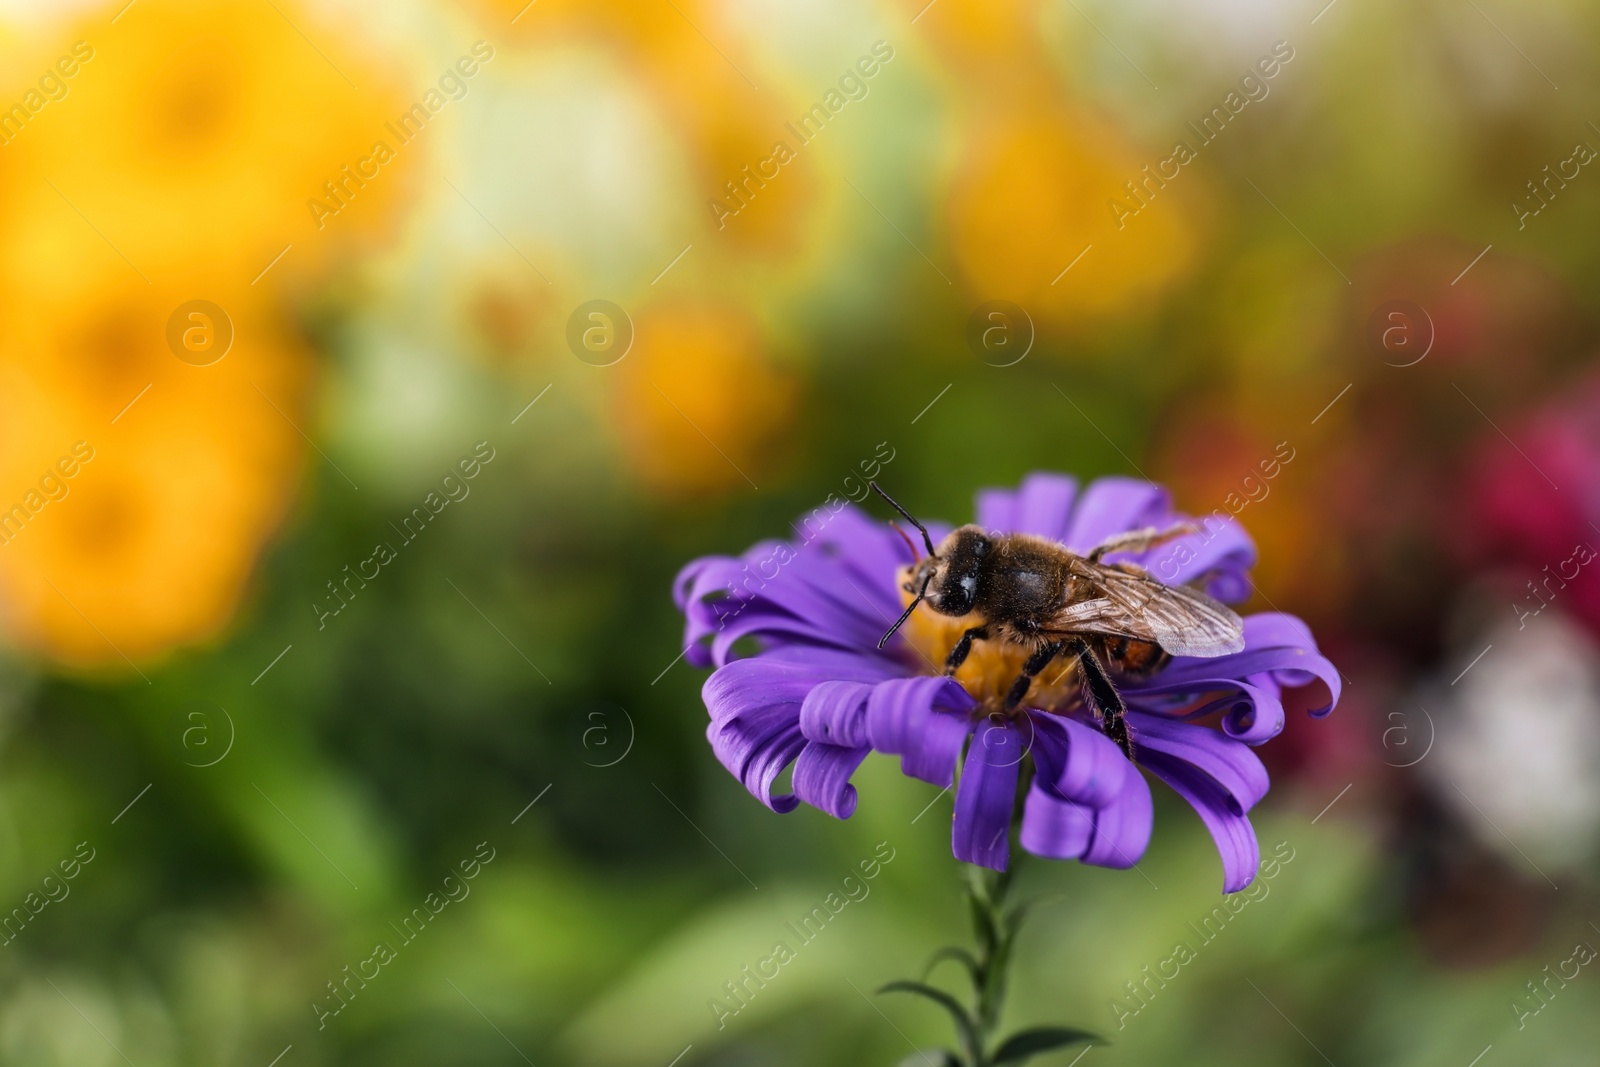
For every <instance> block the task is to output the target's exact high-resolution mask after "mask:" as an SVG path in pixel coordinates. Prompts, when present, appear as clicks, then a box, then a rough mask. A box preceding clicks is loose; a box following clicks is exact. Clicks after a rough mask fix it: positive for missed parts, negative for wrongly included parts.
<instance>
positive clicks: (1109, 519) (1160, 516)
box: [1061, 478, 1173, 552]
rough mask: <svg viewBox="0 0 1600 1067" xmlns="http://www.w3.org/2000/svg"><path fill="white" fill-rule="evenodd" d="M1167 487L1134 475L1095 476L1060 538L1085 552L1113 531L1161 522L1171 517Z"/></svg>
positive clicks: (1070, 546) (1166, 521)
mask: <svg viewBox="0 0 1600 1067" xmlns="http://www.w3.org/2000/svg"><path fill="white" fill-rule="evenodd" d="M1172 517H1173V515H1172V506H1171V504H1170V502H1169V500H1168V497H1167V491H1166V490H1165V489H1163V488H1161V487H1160V486H1159V485H1152V484H1150V483H1149V482H1141V481H1139V480H1137V479H1135V478H1097V479H1095V480H1094V481H1093V482H1090V483H1089V487H1088V488H1087V489H1085V490H1084V491H1083V495H1082V496H1081V497H1079V498H1078V506H1077V507H1076V508H1074V509H1073V512H1072V521H1071V522H1070V523H1069V524H1068V526H1067V529H1066V533H1065V536H1063V537H1062V539H1061V540H1062V541H1063V542H1064V543H1065V544H1066V546H1067V547H1068V548H1070V549H1073V550H1074V551H1077V552H1087V551H1088V550H1089V549H1091V548H1093V547H1094V546H1095V545H1098V544H1099V543H1100V542H1101V541H1104V540H1105V539H1106V538H1108V537H1110V536H1111V535H1112V534H1119V533H1124V532H1126V531H1128V530H1137V529H1139V528H1141V527H1144V526H1162V525H1165V524H1166V523H1168V522H1169V521H1170V520H1171V519H1172Z"/></svg>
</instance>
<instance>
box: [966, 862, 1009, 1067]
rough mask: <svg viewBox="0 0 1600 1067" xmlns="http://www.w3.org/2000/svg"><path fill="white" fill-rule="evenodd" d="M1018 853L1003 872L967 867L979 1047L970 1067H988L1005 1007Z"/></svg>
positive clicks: (975, 1017) (973, 983)
mask: <svg viewBox="0 0 1600 1067" xmlns="http://www.w3.org/2000/svg"><path fill="white" fill-rule="evenodd" d="M1020 858H1021V857H1020V854H1014V855H1013V856H1012V860H1011V865H1010V866H1009V867H1008V868H1007V869H1006V870H1003V871H992V870H990V869H989V868H987V867H976V866H971V865H969V866H968V867H967V899H968V901H969V904H970V906H971V910H972V925H973V932H974V934H975V936H976V937H977V941H978V950H977V952H976V954H975V955H974V959H975V960H976V963H977V965H976V967H974V968H973V974H972V985H973V992H974V999H975V1001H976V1003H975V1005H974V1010H973V1024H974V1025H973V1029H974V1031H975V1032H976V1034H977V1043H978V1048H976V1049H974V1050H972V1051H971V1053H970V1055H971V1057H972V1067H989V1058H988V1052H987V1050H988V1049H989V1047H990V1044H991V1041H990V1038H991V1036H992V1035H993V1033H994V1031H995V1028H996V1027H998V1026H999V1025H1000V1012H1001V1009H1002V1008H1003V1007H1004V1006H1005V997H1006V978H1007V972H1008V971H1009V970H1010V964H1011V947H1012V945H1013V943H1014V942H1015V940H1016V934H1017V927H1018V925H1020V924H1019V923H1017V922H1016V921H1015V917H1014V916H1013V915H1012V914H1010V913H1009V912H1008V910H1007V908H1006V896H1007V894H1008V892H1009V891H1010V889H1011V883H1012V881H1013V879H1014V878H1015V875H1016V870H1017V866H1018V862H1019V860H1020Z"/></svg>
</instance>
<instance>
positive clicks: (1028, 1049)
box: [990, 1026, 1105, 1067]
mask: <svg viewBox="0 0 1600 1067" xmlns="http://www.w3.org/2000/svg"><path fill="white" fill-rule="evenodd" d="M1082 1044H1090V1045H1103V1044H1105V1040H1104V1039H1103V1038H1101V1037H1100V1036H1099V1035H1098V1034H1091V1033H1089V1031H1087V1030H1072V1029H1069V1028H1068V1027H1065V1026H1036V1027H1033V1028H1032V1029H1029V1030H1019V1031H1017V1032H1016V1033H1014V1034H1012V1035H1011V1036H1010V1037H1008V1038H1006V1040H1005V1043H1004V1044H1002V1045H1001V1046H1000V1047H999V1048H997V1049H995V1053H994V1058H993V1059H992V1060H991V1061H990V1062H991V1063H993V1064H994V1065H995V1067H1005V1065H1006V1064H1013V1063H1015V1064H1022V1063H1027V1062H1028V1060H1030V1059H1032V1058H1033V1057H1034V1056H1037V1055H1038V1054H1039V1053H1041V1052H1049V1051H1050V1050H1052V1049H1058V1048H1066V1047H1067V1046H1068V1045H1082Z"/></svg>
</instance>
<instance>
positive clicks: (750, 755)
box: [706, 704, 808, 813]
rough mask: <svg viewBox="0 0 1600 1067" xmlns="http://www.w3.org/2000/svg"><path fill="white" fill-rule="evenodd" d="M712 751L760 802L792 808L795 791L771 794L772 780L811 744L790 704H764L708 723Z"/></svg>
mask: <svg viewBox="0 0 1600 1067" xmlns="http://www.w3.org/2000/svg"><path fill="white" fill-rule="evenodd" d="M706 738H707V739H708V740H709V741H710V742H711V751H712V752H713V753H715V754H716V757H717V759H718V760H719V761H720V762H721V763H722V765H723V766H724V767H726V768H728V770H729V772H730V773H732V774H733V775H734V777H736V778H738V779H739V781H740V782H742V783H744V787H745V788H746V789H748V790H749V791H750V794H751V795H752V796H754V797H755V798H756V799H757V800H759V801H761V803H763V804H765V805H766V806H767V807H769V808H771V809H772V810H773V811H776V812H780V813H783V812H790V811H793V810H794V808H795V805H796V804H797V803H799V801H797V800H796V799H795V798H794V797H793V796H792V795H789V794H783V795H781V796H776V797H775V796H773V795H772V783H773V782H774V781H776V780H777V778H778V775H780V774H782V773H783V769H784V768H785V767H787V766H789V764H790V763H792V762H794V758H795V757H796V756H798V755H799V754H800V750H801V749H803V748H805V746H806V745H807V744H808V742H807V741H806V739H805V738H804V737H803V736H801V734H800V726H799V724H798V723H797V722H795V720H794V715H793V713H792V711H791V710H790V708H789V707H788V706H787V705H782V704H780V705H776V706H773V707H768V708H762V709H760V710H758V711H754V712H749V713H746V714H744V715H742V716H740V717H739V718H738V719H737V720H735V721H732V722H727V723H717V722H713V723H711V724H710V725H709V726H707V727H706Z"/></svg>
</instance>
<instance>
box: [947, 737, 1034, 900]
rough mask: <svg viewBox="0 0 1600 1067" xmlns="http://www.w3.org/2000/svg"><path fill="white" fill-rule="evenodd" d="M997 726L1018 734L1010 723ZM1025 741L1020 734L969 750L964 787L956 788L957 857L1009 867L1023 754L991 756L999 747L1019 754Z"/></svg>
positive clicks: (954, 844)
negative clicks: (1013, 757) (1004, 758)
mask: <svg viewBox="0 0 1600 1067" xmlns="http://www.w3.org/2000/svg"><path fill="white" fill-rule="evenodd" d="M995 730H996V732H999V733H1010V734H1013V735H1015V734H1016V727H1015V726H1014V725H1012V724H1010V723H1006V724H1005V725H1003V726H997V727H995ZM1022 743H1023V742H1022V738H1021V737H1020V736H1012V737H1011V738H1009V739H1008V740H1007V741H1005V742H1002V743H999V744H995V745H992V746H985V745H983V744H979V743H974V744H973V745H972V746H971V747H970V748H969V749H968V750H967V762H966V765H965V766H964V767H963V768H962V770H961V787H960V788H959V789H958V790H957V791H956V817H955V823H954V826H953V827H952V829H951V832H950V848H951V850H952V851H953V852H954V853H955V856H956V859H958V860H964V861H966V862H967V863H976V864H978V865H979V866H982V867H992V868H993V869H995V870H997V871H1003V870H1005V869H1006V861H1007V860H1008V859H1009V858H1010V856H1011V843H1010V841H1009V840H1007V837H1008V833H1009V831H1010V829H1011V813H1012V810H1013V809H1014V808H1015V806H1016V799H1017V765H1018V763H1020V762H1021V756H1020V755H1018V757H1017V759H1016V760H1014V761H1011V762H1001V761H999V760H994V761H993V762H991V760H992V759H993V756H992V753H993V752H996V751H999V752H1006V751H1014V752H1016V753H1019V754H1020V753H1021V751H1022Z"/></svg>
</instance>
